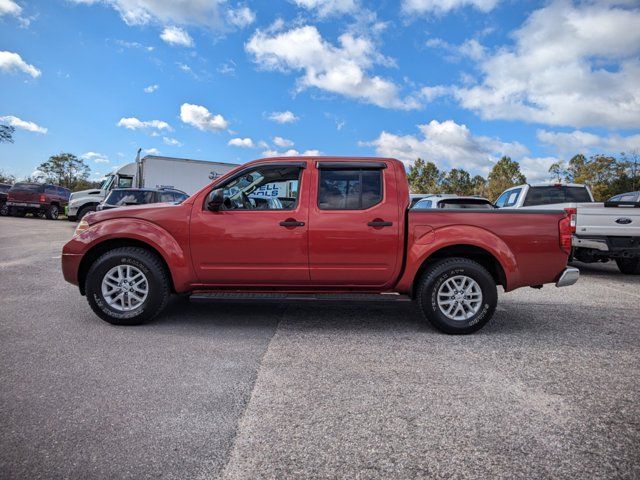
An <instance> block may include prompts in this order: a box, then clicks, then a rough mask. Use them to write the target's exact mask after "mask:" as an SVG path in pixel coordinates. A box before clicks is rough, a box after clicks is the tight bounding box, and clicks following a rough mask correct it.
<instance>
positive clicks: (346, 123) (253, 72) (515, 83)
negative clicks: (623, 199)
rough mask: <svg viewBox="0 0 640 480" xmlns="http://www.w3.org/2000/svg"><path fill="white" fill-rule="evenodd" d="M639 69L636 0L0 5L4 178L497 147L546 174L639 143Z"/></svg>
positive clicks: (489, 151) (479, 160)
mask: <svg viewBox="0 0 640 480" xmlns="http://www.w3.org/2000/svg"><path fill="white" fill-rule="evenodd" d="M639 79H640V4H639V3H638V1H634V0H631V1H629V0H620V1H604V0H602V1H595V0H594V1H587V2H571V1H551V2H534V1H514V0H511V1H501V0H443V1H436V0H403V1H395V2H394V1H381V2H367V1H364V0H290V1H287V0H282V1H279V0H275V1H272V2H257V1H255V2H251V1H246V2H233V1H222V0H48V1H28V0H0V82H1V83H0V85H1V88H0V121H2V122H3V123H5V124H7V123H8V124H12V125H14V126H15V127H16V133H15V143H14V144H2V145H0V169H1V170H3V171H4V172H5V173H12V174H15V175H17V176H24V175H29V174H31V173H32V172H33V171H34V170H35V169H36V167H37V166H38V165H39V164H40V163H42V162H43V161H45V160H46V159H47V158H48V156H49V155H52V154H55V153H57V152H61V151H64V152H72V153H75V154H76V155H78V156H84V158H85V159H86V160H87V163H88V164H89V165H90V166H91V168H92V172H93V176H94V177H99V176H101V175H104V174H105V173H107V172H108V171H110V170H111V169H112V168H114V167H115V166H117V165H121V164H123V163H127V162H129V161H131V160H132V159H133V158H134V156H135V152H136V149H137V148H138V147H141V148H143V149H144V150H146V151H149V152H159V153H160V154H162V155H171V156H180V157H188V158H197V159H205V160H212V161H222V162H233V163H242V162H245V161H248V160H251V159H254V158H259V157H262V156H270V155H278V154H297V153H300V154H311V155H314V154H317V153H318V152H319V153H322V154H325V155H384V156H394V157H397V158H400V159H401V160H403V161H405V163H406V164H407V165H409V164H410V163H411V162H412V161H413V160H414V159H415V158H416V157H418V156H421V157H423V158H425V159H428V160H432V161H434V162H435V163H436V164H437V165H438V166H440V167H441V168H444V169H449V168H452V167H462V168H465V169H467V170H469V171H471V172H472V173H474V174H475V173H481V174H486V173H487V172H488V170H489V169H490V168H491V166H492V164H493V162H495V161H496V159H498V158H499V157H500V156H501V155H503V154H508V155H511V156H512V157H513V158H514V159H516V160H518V161H519V162H520V163H521V165H522V169H523V171H524V172H525V173H526V175H527V176H528V178H529V179H531V180H540V179H547V178H548V174H547V172H546V170H547V168H548V166H549V165H550V164H551V163H552V162H554V161H556V160H558V159H561V160H567V159H568V158H570V157H571V156H572V155H573V154H574V153H578V152H580V153H585V154H587V155H588V154H593V153H596V152H597V153H607V154H618V153H619V152H621V151H626V152H629V151H632V150H640V80H639ZM145 89H146V90H145Z"/></svg>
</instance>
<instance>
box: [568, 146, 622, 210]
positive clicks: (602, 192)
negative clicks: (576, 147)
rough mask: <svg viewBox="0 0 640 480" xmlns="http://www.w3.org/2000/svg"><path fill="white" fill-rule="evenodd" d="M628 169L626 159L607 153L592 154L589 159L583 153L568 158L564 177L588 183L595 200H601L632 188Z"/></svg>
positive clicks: (576, 181)
mask: <svg viewBox="0 0 640 480" xmlns="http://www.w3.org/2000/svg"><path fill="white" fill-rule="evenodd" d="M628 169H629V165H628V163H627V162H626V161H624V160H623V161H618V160H617V159H616V158H615V157H611V156H608V155H600V154H598V155H593V156H592V157H590V158H589V159H587V158H586V157H585V156H584V155H575V156H574V157H573V158H572V159H571V160H569V166H568V167H567V174H566V177H565V178H566V180H567V182H571V183H583V184H586V185H588V186H589V188H590V189H591V193H592V194H593V197H594V198H595V200H596V201H598V202H602V201H604V200H606V199H607V198H609V197H612V196H613V195H616V194H618V193H622V192H625V191H629V190H631V189H632V186H633V182H632V181H631V177H630V176H629V175H628V173H627V171H628Z"/></svg>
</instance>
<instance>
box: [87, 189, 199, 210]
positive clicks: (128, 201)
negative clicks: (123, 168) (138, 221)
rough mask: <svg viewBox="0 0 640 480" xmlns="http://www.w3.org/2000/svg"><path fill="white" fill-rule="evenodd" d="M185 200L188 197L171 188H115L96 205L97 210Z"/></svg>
mask: <svg viewBox="0 0 640 480" xmlns="http://www.w3.org/2000/svg"><path fill="white" fill-rule="evenodd" d="M187 198H189V195H187V194H186V193H184V192H183V191H181V190H174V189H171V188H159V189H156V188H116V189H114V190H111V193H109V195H107V198H105V199H104V201H103V202H102V203H101V204H100V205H98V210H109V209H110V208H118V207H125V206H127V205H144V204H146V203H180V202H182V201H183V200H185V199H187Z"/></svg>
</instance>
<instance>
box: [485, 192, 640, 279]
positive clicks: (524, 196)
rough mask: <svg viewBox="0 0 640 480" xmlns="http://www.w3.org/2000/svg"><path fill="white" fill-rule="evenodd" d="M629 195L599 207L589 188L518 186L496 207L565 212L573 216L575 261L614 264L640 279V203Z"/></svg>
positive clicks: (623, 271)
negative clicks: (638, 276) (610, 261)
mask: <svg viewBox="0 0 640 480" xmlns="http://www.w3.org/2000/svg"><path fill="white" fill-rule="evenodd" d="M629 195H630V194H623V195H617V196H616V197H613V198H612V199H610V200H609V201H608V202H605V203H596V202H594V201H593V195H592V194H591V191H590V190H589V187H587V186H586V185H580V184H573V183H555V184H535V185H518V186H517V187H512V188H509V189H507V190H505V191H504V192H503V193H502V194H501V195H500V196H499V197H498V200H496V206H497V207H499V208H523V209H527V208H528V209H544V210H548V209H554V210H555V209H558V210H566V211H567V212H569V213H570V214H571V215H572V216H573V218H572V226H573V227H574V235H573V240H572V244H573V252H572V255H573V258H575V259H576V260H579V261H581V262H585V263H593V262H607V261H609V260H615V262H616V264H617V265H618V268H619V269H620V271H621V272H622V273H626V274H636V275H640V203H638V202H637V200H638V199H637V197H636V198H635V200H636V201H632V200H631V199H630V196H629ZM614 199H615V200H614ZM630 200H631V201H630Z"/></svg>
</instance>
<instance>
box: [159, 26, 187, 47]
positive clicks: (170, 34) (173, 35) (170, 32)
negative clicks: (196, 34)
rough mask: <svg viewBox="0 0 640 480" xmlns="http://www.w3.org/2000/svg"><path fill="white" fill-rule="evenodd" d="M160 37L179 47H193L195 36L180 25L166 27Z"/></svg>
mask: <svg viewBox="0 0 640 480" xmlns="http://www.w3.org/2000/svg"><path fill="white" fill-rule="evenodd" d="M160 38H161V39H162V40H164V41H165V42H166V43H168V44H169V45H174V46H179V47H193V38H191V36H190V35H189V33H188V32H187V31H186V30H184V29H182V28H180V27H164V30H162V33H161V34H160Z"/></svg>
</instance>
